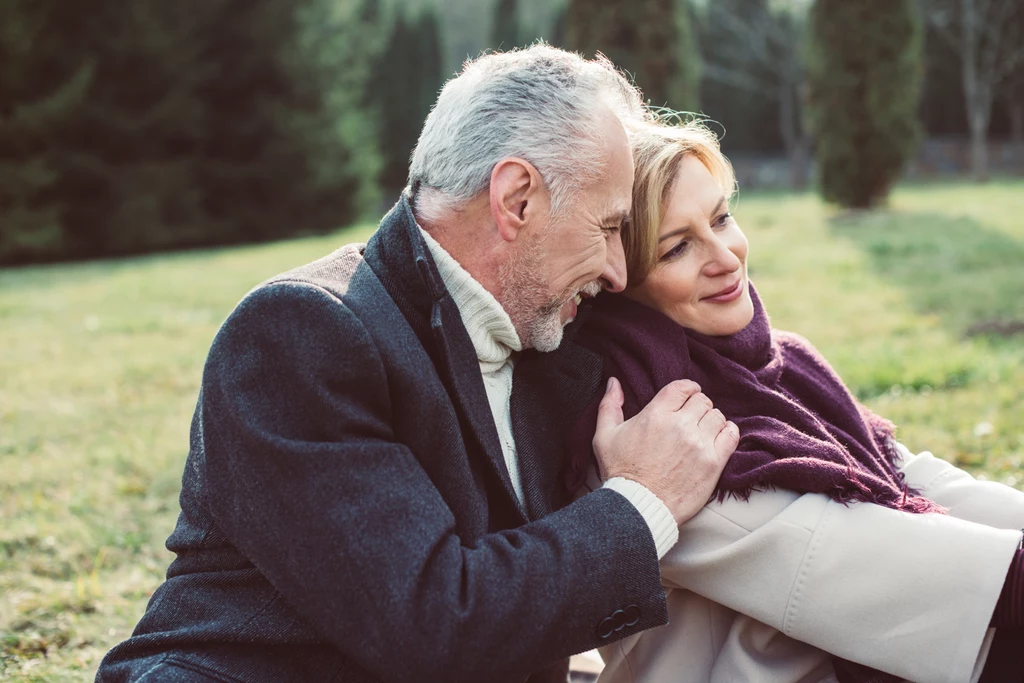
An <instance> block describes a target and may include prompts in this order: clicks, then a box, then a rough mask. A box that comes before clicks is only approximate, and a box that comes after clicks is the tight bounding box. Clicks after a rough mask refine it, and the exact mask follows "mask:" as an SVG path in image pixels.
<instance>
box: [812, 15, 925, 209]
mask: <svg viewBox="0 0 1024 683" xmlns="http://www.w3.org/2000/svg"><path fill="white" fill-rule="evenodd" d="M922 32H923V29H922V21H921V17H920V15H919V10H918V7H917V4H916V0H817V2H816V3H815V5H814V6H813V7H812V8H811V16H810V24H809V39H808V60H807V61H808V70H809V73H808V76H809V83H810V98H809V105H810V110H811V111H810V113H811V120H812V125H813V126H814V128H815V132H816V133H817V149H816V156H817V160H818V167H819V169H820V175H821V192H822V194H823V196H824V197H825V199H826V200H827V201H830V202H834V203H837V204H839V205H841V206H844V207H850V208H867V207H870V206H873V205H875V204H878V203H879V202H881V201H883V200H884V199H885V198H886V197H887V196H888V194H889V191H890V190H891V188H892V186H893V184H894V183H895V182H896V180H897V179H898V178H899V176H900V173H901V172H902V170H903V167H904V165H905V164H906V162H907V160H908V159H909V158H910V156H911V155H912V154H913V152H914V149H915V147H916V145H917V142H918V139H919V136H920V132H919V123H918V119H917V108H918V102H919V98H920V93H921V79H922V73H923V64H922Z"/></svg>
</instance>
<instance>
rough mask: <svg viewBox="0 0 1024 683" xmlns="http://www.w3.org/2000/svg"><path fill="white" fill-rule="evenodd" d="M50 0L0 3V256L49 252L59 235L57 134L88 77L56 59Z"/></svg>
mask: <svg viewBox="0 0 1024 683" xmlns="http://www.w3.org/2000/svg"><path fill="white" fill-rule="evenodd" d="M57 10H58V2H57V1H56V0H36V1H32V0H11V1H10V2H4V3H0V55H3V56H4V57H3V59H0V263H2V262H4V261H12V260H23V259H26V258H31V257H34V256H36V255H52V254H55V253H57V252H58V250H59V249H60V248H61V246H62V245H63V242H64V230H63V225H62V221H61V215H60V210H59V205H58V204H57V203H56V202H55V201H54V199H53V193H54V187H55V185H56V182H57V180H58V179H59V166H60V159H59V156H58V153H59V142H58V140H59V139H60V137H61V136H62V135H63V131H64V130H65V129H66V128H67V127H68V126H69V125H70V123H71V121H72V120H73V117H74V116H75V115H76V113H77V112H78V110H79V109H80V107H81V105H82V101H83V99H84V96H85V93H86V92H87V91H88V89H89V86H90V85H91V84H92V81H93V79H94V77H95V64H94V62H93V60H91V59H90V60H83V61H81V62H79V63H78V64H77V65H74V64H71V63H69V60H66V59H63V58H62V51H63V49H64V45H63V42H62V40H61V38H60V36H57V35H55V34H54V33H53V32H51V31H50V30H49V28H50V24H51V23H52V19H53V16H54V14H55V12H56V11H57Z"/></svg>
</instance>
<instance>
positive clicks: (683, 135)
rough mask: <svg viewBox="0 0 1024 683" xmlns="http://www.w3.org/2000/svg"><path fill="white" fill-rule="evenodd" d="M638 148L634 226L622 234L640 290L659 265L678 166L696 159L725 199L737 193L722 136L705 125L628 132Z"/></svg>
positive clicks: (666, 119) (672, 123) (666, 124)
mask: <svg viewBox="0 0 1024 683" xmlns="http://www.w3.org/2000/svg"><path fill="white" fill-rule="evenodd" d="M629 138H630V146H631V147H632V148H633V167H634V179H633V209H632V220H631V223H630V225H629V226H628V227H627V229H626V230H625V231H623V233H622V246H623V248H624V250H625V253H626V269H627V271H628V273H629V281H628V286H634V285H638V284H640V283H641V282H643V281H644V279H645V278H646V277H647V275H648V274H650V272H651V271H652V270H653V269H654V266H655V265H656V264H657V261H658V231H659V230H660V228H661V221H662V218H664V215H665V209H666V208H667V204H668V198H669V193H670V192H671V191H672V189H673V185H674V184H675V179H676V176H677V175H678V173H679V166H680V165H681V163H682V160H683V159H684V158H685V157H687V156H694V157H696V158H697V159H698V160H699V161H700V162H701V163H702V164H704V166H705V167H706V168H707V169H708V171H709V172H710V173H711V175H712V177H714V179H715V180H716V181H717V182H718V184H719V185H720V186H721V187H722V192H723V193H724V194H725V198H726V200H729V199H731V198H732V196H733V194H735V192H736V176H735V174H734V173H733V169H732V164H730V163H729V160H728V159H726V158H725V156H723V155H722V150H721V147H720V146H719V144H718V136H717V135H715V133H714V132H712V130H711V129H710V128H708V127H707V125H705V124H704V123H703V122H702V121H700V120H690V121H684V122H678V117H675V116H662V117H659V120H657V121H654V122H648V123H634V124H633V125H631V126H630V127H629Z"/></svg>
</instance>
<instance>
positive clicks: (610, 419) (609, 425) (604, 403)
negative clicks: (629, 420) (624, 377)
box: [594, 377, 625, 438]
mask: <svg viewBox="0 0 1024 683" xmlns="http://www.w3.org/2000/svg"><path fill="white" fill-rule="evenodd" d="M624 400H625V395H624V394H623V393H622V385H620V384H619V380H617V379H615V378H614V377H609V378H608V387H607V388H606V389H605V391H604V398H602V399H601V405H599V406H598V407H597V429H596V430H595V433H594V437H595V438H596V437H597V436H598V435H599V434H601V433H603V432H606V431H608V430H610V429H614V428H615V427H618V426H619V425H620V424H622V402H623V401H624Z"/></svg>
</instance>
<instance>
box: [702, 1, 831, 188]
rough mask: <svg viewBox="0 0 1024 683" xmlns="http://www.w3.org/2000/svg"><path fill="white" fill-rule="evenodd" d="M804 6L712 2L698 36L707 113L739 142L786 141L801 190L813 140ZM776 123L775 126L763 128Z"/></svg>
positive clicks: (757, 145)
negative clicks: (806, 101) (806, 103)
mask: <svg viewBox="0 0 1024 683" xmlns="http://www.w3.org/2000/svg"><path fill="white" fill-rule="evenodd" d="M807 5H808V3H807V2H798V1H795V0H793V1H790V2H771V1H770V0H717V1H716V2H711V3H708V5H707V6H706V8H705V11H704V12H703V16H702V19H703V21H702V22H701V29H702V30H701V41H700V44H701V53H702V62H703V67H702V70H703V75H704V78H705V84H706V89H707V90H709V91H710V92H709V95H710V98H706V99H705V100H704V111H705V112H706V113H707V114H709V115H710V116H712V117H714V118H716V119H719V120H720V121H721V123H722V124H723V125H724V126H725V127H726V129H727V130H728V131H730V132H732V133H736V134H738V136H737V137H739V138H740V140H739V142H740V144H743V143H745V144H746V145H748V146H752V147H755V148H763V146H764V145H765V143H767V144H769V145H770V144H772V142H774V141H775V140H781V142H782V145H783V148H784V149H785V151H786V156H787V157H788V159H789V166H790V185H791V186H792V187H793V188H794V189H798V190H799V189H803V188H804V186H805V185H806V183H807V176H808V165H809V156H810V151H811V142H812V138H811V134H810V130H809V129H808V127H807V126H806V123H805V120H804V119H805V115H804V111H803V94H804V91H805V89H806V69H805V66H804V54H803V50H802V45H803V42H804V32H805V26H806V19H807ZM713 85H716V86H718V87H717V88H714V87H713ZM713 106H714V108H712V107H713ZM769 108H771V109H773V110H774V111H766V110H767V109H769ZM719 112H721V113H719ZM773 122H774V126H775V127H776V131H771V130H770V129H766V128H768V126H771V125H773ZM737 124H738V125H737ZM744 138H746V139H745V140H744Z"/></svg>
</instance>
